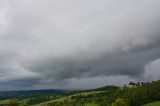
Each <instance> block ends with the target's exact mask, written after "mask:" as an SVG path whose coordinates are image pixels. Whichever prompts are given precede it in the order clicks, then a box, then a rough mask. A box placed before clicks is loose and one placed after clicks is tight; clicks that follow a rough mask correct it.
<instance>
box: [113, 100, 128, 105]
mask: <svg viewBox="0 0 160 106" xmlns="http://www.w3.org/2000/svg"><path fill="white" fill-rule="evenodd" d="M112 106H129V105H127V102H126V101H125V100H124V99H120V98H118V99H116V101H115V102H113V103H112Z"/></svg>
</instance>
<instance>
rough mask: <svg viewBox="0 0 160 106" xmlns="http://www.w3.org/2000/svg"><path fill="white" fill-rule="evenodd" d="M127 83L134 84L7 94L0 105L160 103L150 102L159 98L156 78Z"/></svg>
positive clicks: (151, 105) (139, 105)
mask: <svg viewBox="0 0 160 106" xmlns="http://www.w3.org/2000/svg"><path fill="white" fill-rule="evenodd" d="M130 84H133V85H134V86H131V85H130V86H128V85H127V86H123V87H117V86H105V87H101V88H97V89H90V90H78V91H64V92H54V93H49V92H50V91H43V92H47V93H42V92H41V91H40V92H38V93H37V91H36V94H35V93H33V95H32V94H31V95H28V93H27V95H25V94H26V92H25V94H23V96H18V97H15V96H13V97H12V95H11V94H10V97H9V98H6V97H5V99H4V100H3V99H2V100H0V106H160V102H154V101H160V92H159V91H160V80H159V81H152V82H147V83H144V82H141V83H140V82H137V83H133V82H132V83H130ZM29 92H31V91H29ZM34 92H35V91H34ZM17 93H18V92H17V91H16V95H19V94H17ZM20 93H22V92H20ZM2 94H3V93H2ZM13 94H15V93H13ZM21 95H22V94H21ZM2 97H3V95H2ZM11 97H12V98H11ZM152 102H153V103H152ZM147 103H149V104H147ZM144 104H146V105H144Z"/></svg>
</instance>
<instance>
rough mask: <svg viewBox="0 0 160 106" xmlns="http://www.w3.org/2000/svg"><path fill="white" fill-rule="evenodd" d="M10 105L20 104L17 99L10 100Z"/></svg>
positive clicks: (17, 105)
mask: <svg viewBox="0 0 160 106" xmlns="http://www.w3.org/2000/svg"><path fill="white" fill-rule="evenodd" d="M8 106H19V102H18V101H17V100H10V101H9V102H8Z"/></svg>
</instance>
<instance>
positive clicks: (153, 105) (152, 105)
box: [144, 101, 160, 106]
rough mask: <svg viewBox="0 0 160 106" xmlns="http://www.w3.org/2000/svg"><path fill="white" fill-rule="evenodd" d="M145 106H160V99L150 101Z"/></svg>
mask: <svg viewBox="0 0 160 106" xmlns="http://www.w3.org/2000/svg"><path fill="white" fill-rule="evenodd" d="M144 106H160V101H157V102H152V103H148V104H146V105H144Z"/></svg>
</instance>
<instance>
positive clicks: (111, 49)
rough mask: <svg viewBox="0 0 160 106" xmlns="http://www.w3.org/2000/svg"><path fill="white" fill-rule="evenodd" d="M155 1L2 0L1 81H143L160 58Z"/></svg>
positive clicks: (159, 25) (64, 84) (56, 84)
mask: <svg viewBox="0 0 160 106" xmlns="http://www.w3.org/2000/svg"><path fill="white" fill-rule="evenodd" d="M159 4H160V1H159V0H154V1H151V0H141V1H139V0H134V1H131V0H124V1H121V0H116V1H115V0H113V1H110V0H100V1H96V0H87V1H86V0H81V1H75V0H69V1H66V0H60V1H55V0H53V1H50V0H23V1H22V0H15V1H0V28H1V29H2V30H0V63H1V65H0V76H1V77H0V83H3V85H5V86H7V84H8V85H9V83H13V85H12V87H11V88H13V89H14V87H15V89H16V87H18V85H21V86H22V88H23V86H32V88H34V87H41V88H44V86H45V85H46V87H47V86H48V87H64V88H67V87H69V85H70V88H71V86H72V85H73V86H75V83H76V82H77V83H83V84H82V85H83V87H84V88H85V85H86V84H85V81H86V80H90V79H94V78H95V79H94V80H99V81H100V79H101V76H103V78H102V79H107V78H108V79H109V78H111V79H112V77H113V76H117V77H116V79H117V80H119V79H121V76H125V77H127V78H126V79H125V78H124V79H123V78H122V80H147V79H146V78H147V77H146V76H145V74H146V72H147V70H148V69H146V66H147V65H148V64H149V63H151V62H153V61H155V60H157V59H158V58H160V43H159V41H160V21H159V19H160V12H159V10H160V7H159ZM153 66H154V67H155V65H153ZM153 66H152V67H153ZM151 70H155V69H154V68H151ZM153 72H154V71H153ZM155 73H156V72H155ZM11 75H12V76H11ZM147 76H148V75H147ZM78 79H79V80H81V81H79V82H78ZM108 79H107V80H108ZM103 83H104V84H107V83H105V81H104V82H103ZM119 83H120V82H119ZM108 84H110V82H108ZM114 84H117V83H114ZM91 86H92V87H95V86H96V85H95V86H94V84H93V85H91ZM0 88H1V87H0ZM88 88H89V87H88Z"/></svg>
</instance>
